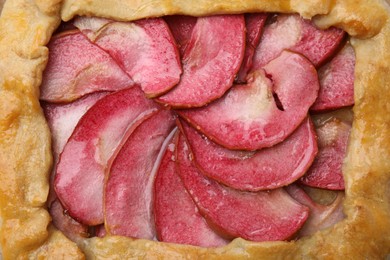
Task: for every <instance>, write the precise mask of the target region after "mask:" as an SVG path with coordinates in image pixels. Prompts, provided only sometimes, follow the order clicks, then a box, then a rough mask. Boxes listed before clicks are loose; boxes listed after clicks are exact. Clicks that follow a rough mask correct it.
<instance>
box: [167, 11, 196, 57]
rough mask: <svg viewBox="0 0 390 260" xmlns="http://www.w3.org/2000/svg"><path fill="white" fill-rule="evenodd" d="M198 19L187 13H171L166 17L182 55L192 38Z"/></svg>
mask: <svg viewBox="0 0 390 260" xmlns="http://www.w3.org/2000/svg"><path fill="white" fill-rule="evenodd" d="M197 19H198V18H196V17H193V16H187V15H170V16H165V17H164V20H165V22H166V23H167V24H168V26H169V28H170V29H171V32H172V35H173V37H174V38H175V40H176V44H177V46H178V48H179V52H180V56H181V57H183V55H184V53H185V49H186V47H187V43H188V41H189V40H190V38H191V34H192V30H193V29H194V27H195V24H196V20H197Z"/></svg>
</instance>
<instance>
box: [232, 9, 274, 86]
mask: <svg viewBox="0 0 390 260" xmlns="http://www.w3.org/2000/svg"><path fill="white" fill-rule="evenodd" d="M267 17H268V15H267V14H263V13H255V14H245V26H246V45H245V54H244V59H243V61H242V64H241V68H240V70H239V72H238V74H237V78H236V79H235V83H245V82H246V76H247V75H248V72H249V71H250V69H251V68H252V63H253V55H254V54H255V50H256V48H257V45H259V42H260V37H261V34H262V32H263V27H264V24H265V21H266V20H267Z"/></svg>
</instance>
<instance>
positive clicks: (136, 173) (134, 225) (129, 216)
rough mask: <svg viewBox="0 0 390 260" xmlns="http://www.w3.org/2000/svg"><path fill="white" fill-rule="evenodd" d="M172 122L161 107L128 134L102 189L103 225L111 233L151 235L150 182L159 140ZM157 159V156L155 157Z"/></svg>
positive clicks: (171, 117)
mask: <svg viewBox="0 0 390 260" xmlns="http://www.w3.org/2000/svg"><path fill="white" fill-rule="evenodd" d="M174 125H175V117H174V116H173V114H172V113H171V112H170V111H168V110H160V111H158V112H156V113H155V114H153V115H152V116H151V117H150V118H148V119H146V120H145V121H144V122H142V124H140V125H139V126H138V127H137V128H136V129H134V131H133V132H132V133H131V135H130V136H129V137H128V139H127V140H126V142H125V143H124V145H123V147H122V148H121V149H120V151H119V152H118V154H117V156H116V157H115V159H114V160H113V162H112V164H111V167H110V168H109V174H108V178H107V180H106V183H105V190H104V217H105V227H106V230H107V232H108V233H109V234H111V235H121V236H128V237H136V238H146V239H153V238H154V237H155V230H154V224H153V214H152V208H153V204H152V198H153V183H154V178H155V174H156V172H157V168H158V165H159V162H160V161H161V156H158V155H159V151H160V150H161V147H162V144H163V142H164V140H165V139H166V137H167V136H168V135H169V133H170V132H171V131H172V128H173V127H174ZM156 159H158V160H156Z"/></svg>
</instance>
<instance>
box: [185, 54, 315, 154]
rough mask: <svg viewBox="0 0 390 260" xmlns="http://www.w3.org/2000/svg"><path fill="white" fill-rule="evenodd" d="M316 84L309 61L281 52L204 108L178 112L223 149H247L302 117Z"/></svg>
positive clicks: (281, 135) (280, 136)
mask: <svg viewBox="0 0 390 260" xmlns="http://www.w3.org/2000/svg"><path fill="white" fill-rule="evenodd" d="M269 77H270V78H272V80H270V79H269ZM318 89H319V83H318V77H317V72H316V70H315V68H314V67H313V65H312V64H311V62H310V61H308V60H307V59H306V58H305V57H303V56H302V55H299V54H296V53H292V52H289V51H283V52H282V54H281V55H280V56H279V57H278V58H276V59H274V60H273V61H271V62H270V63H268V64H267V65H266V66H264V70H263V69H259V70H257V71H255V72H254V73H252V74H251V76H250V77H249V78H248V84H246V85H236V86H234V87H233V88H232V89H231V90H230V91H229V92H228V93H227V94H226V95H225V96H224V97H222V98H220V99H219V100H216V101H215V102H213V103H212V104H209V105H208V106H207V107H203V108H197V109H186V110H181V111H178V114H179V115H180V116H182V117H183V118H185V119H186V120H187V121H188V122H189V123H190V124H191V125H193V126H194V127H195V128H196V129H199V130H200V131H201V132H202V133H204V134H205V135H206V136H207V137H208V138H210V139H211V140H213V141H215V142H216V143H218V144H220V145H222V146H224V147H226V148H229V149H237V150H250V151H253V150H258V149H261V148H265V147H271V146H273V145H275V144H277V143H280V142H282V141H283V140H284V139H286V138H287V137H288V136H289V135H290V134H291V133H292V132H293V131H294V130H295V129H296V128H297V127H298V126H299V125H300V124H301V123H302V121H303V120H304V119H305V118H306V117H307V113H308V110H309V108H310V107H311V105H312V104H313V103H314V101H315V99H316V98H317V94H318ZM274 95H276V96H277V97H278V99H275V98H274ZM278 103H281V106H282V107H281V106H280V104H278Z"/></svg>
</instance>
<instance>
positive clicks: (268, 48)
mask: <svg viewBox="0 0 390 260" xmlns="http://www.w3.org/2000/svg"><path fill="white" fill-rule="evenodd" d="M273 20H274V22H273V23H269V24H268V25H266V26H265V28H264V33H263V36H262V38H261V41H260V44H259V46H258V48H257V49H256V53H255V56H254V58H253V69H258V68H261V67H263V66H264V65H265V64H267V63H268V62H269V61H271V60H273V59H274V58H276V57H277V56H278V55H279V54H280V53H281V52H282V51H283V50H286V49H288V50H291V51H295V52H298V53H301V54H302V55H304V56H305V57H307V58H308V59H309V60H310V61H311V62H312V63H313V64H314V65H315V66H316V67H318V66H320V65H321V64H322V63H324V62H325V61H326V60H327V59H329V58H330V57H331V56H332V55H333V54H334V53H335V52H336V51H337V49H338V48H339V46H340V44H341V42H342V41H343V38H344V35H345V32H344V31H343V30H341V29H337V28H334V27H331V28H329V29H327V30H320V29H318V28H316V27H315V26H314V24H313V23H312V22H311V21H309V20H304V19H303V18H302V17H300V16H299V15H290V14H289V15H284V14H280V15H276V16H275V17H273Z"/></svg>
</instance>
